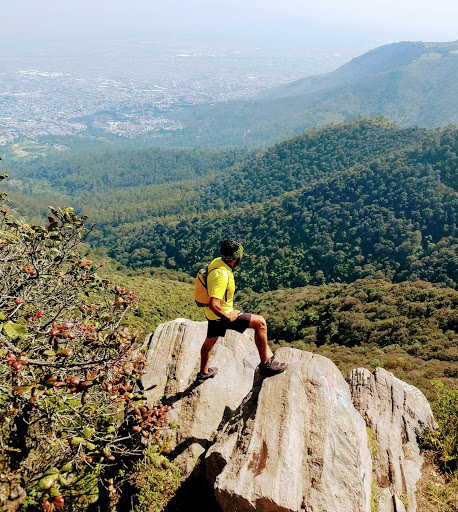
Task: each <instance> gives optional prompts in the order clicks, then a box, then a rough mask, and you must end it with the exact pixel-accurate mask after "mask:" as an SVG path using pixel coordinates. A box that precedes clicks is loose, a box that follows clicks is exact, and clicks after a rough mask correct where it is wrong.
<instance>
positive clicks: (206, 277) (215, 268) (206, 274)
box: [199, 265, 229, 302]
mask: <svg viewBox="0 0 458 512" xmlns="http://www.w3.org/2000/svg"><path fill="white" fill-rule="evenodd" d="M219 268H220V269H222V270H224V272H225V273H226V275H227V279H228V284H229V275H228V273H227V270H226V269H225V268H224V267H214V268H212V269H211V270H210V272H213V271H214V270H217V269H219ZM205 269H208V265H207V266H206V267H205ZM210 272H208V271H207V272H205V278H204V279H205V283H202V281H200V282H201V283H202V284H203V285H204V286H205V289H206V290H207V292H208V288H207V279H208V274H210ZM199 280H200V277H199ZM225 302H227V287H226V293H225Z"/></svg>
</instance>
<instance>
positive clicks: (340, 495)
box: [205, 348, 372, 512]
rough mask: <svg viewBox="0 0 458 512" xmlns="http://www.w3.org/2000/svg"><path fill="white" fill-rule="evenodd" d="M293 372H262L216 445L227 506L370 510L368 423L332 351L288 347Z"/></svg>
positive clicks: (218, 483)
mask: <svg viewBox="0 0 458 512" xmlns="http://www.w3.org/2000/svg"><path fill="white" fill-rule="evenodd" d="M275 359H277V360H280V361H283V362H286V363H288V368H287V369H286V371H285V372H284V373H282V374H280V375H277V376H274V377H269V378H266V379H263V380H262V379H260V378H258V380H257V382H256V383H255V386H254V388H253V390H252V391H251V392H250V394H249V395H248V397H247V398H246V399H245V401H244V402H243V404H242V405H241V406H240V408H239V409H238V410H237V411H236V413H235V415H234V416H233V417H232V418H231V419H230V421H229V422H228V423H227V424H226V425H225V426H224V427H223V428H222V429H221V431H220V432H219V434H218V436H217V438H216V439H215V442H214V444H213V445H212V446H211V447H210V449H209V450H208V453H207V456H206V459H205V462H206V469H207V477H208V478H209V480H210V481H211V482H212V483H213V484H214V489H215V494H216V499H217V501H218V503H219V504H220V506H221V508H222V509H223V510H224V511H225V512H226V511H227V512H229V511H237V512H244V511H253V510H256V511H259V512H267V511H268V512H274V511H281V512H288V511H295V512H296V511H297V512H299V511H302V512H304V511H307V512H325V511H327V512H369V510H370V493H371V472H372V467H371V457H370V453H369V450H368V447H367V434H366V425H365V423H364V421H363V419H362V418H361V415H360V414H359V413H358V412H357V411H356V410H355V408H354V406H353V404H352V401H351V395H350V390H349V387H348V385H347V383H346V382H345V380H344V378H343V377H342V375H341V373H340V371H339V370H338V368H337V367H336V366H335V365H334V364H333V363H332V362H331V361H330V360H329V359H327V358H325V357H322V356H320V355H316V354H312V353H309V352H303V351H300V350H296V349H291V348H281V349H279V350H278V351H277V352H276V354H275Z"/></svg>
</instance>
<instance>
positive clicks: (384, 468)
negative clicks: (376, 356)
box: [347, 368, 436, 512]
mask: <svg viewBox="0 0 458 512" xmlns="http://www.w3.org/2000/svg"><path fill="white" fill-rule="evenodd" d="M347 382H348V383H349V385H350V388H351V394H352V399H353V403H354V405H355V407H356V409H357V410H358V411H359V412H360V414H361V415H362V417H363V418H364V420H365V422H366V424H367V426H368V427H369V428H370V429H371V431H372V432H373V434H372V435H373V436H374V440H373V443H372V444H373V446H372V450H371V451H372V458H373V471H374V480H375V486H374V491H377V494H378V498H377V499H378V509H377V510H378V512H405V511H407V512H415V511H416V510H417V505H416V499H415V491H416V483H417V481H418V479H419V478H420V476H421V466H422V464H423V457H422V456H421V454H420V449H419V447H418V443H417V435H418V434H420V433H421V432H422V431H423V430H424V429H425V428H426V427H428V428H435V426H436V424H435V421H434V417H433V414H432V412H431V407H430V405H429V403H428V401H427V400H426V397H425V396H424V395H423V393H421V391H419V390H418V389H417V388H416V387H414V386H410V385H409V384H406V383H405V382H403V381H401V380H399V379H397V378H396V377H395V376H394V375H393V374H392V373H390V372H387V371H386V370H384V369H383V368H377V369H376V370H375V371H374V372H370V371H369V370H367V369H365V368H358V369H356V370H353V371H351V372H350V374H349V376H348V378H347Z"/></svg>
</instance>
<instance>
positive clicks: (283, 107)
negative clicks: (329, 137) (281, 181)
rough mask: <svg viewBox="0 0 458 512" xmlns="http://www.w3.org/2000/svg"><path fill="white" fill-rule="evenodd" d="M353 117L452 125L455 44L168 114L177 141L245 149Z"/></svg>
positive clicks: (403, 49)
mask: <svg viewBox="0 0 458 512" xmlns="http://www.w3.org/2000/svg"><path fill="white" fill-rule="evenodd" d="M359 115H384V116H387V117H388V118H390V119H392V120H393V121H395V122H397V123H399V124H400V125H401V126H413V125H420V126H424V127H427V128H435V127H439V126H446V125H448V124H458V41H454V42H448V43H422V42H401V43H394V44H389V45H386V46H382V47H379V48H376V49H375V50H372V51H370V52H367V53H365V54H364V55H362V56H360V57H357V58H355V59H353V60H352V61H350V62H348V63H347V64H345V65H343V66H341V67H340V68H339V69H337V70H335V71H333V72H331V73H327V74H325V75H319V76H313V77H307V78H304V79H301V80H298V81H296V82H294V83H292V84H288V85H285V86H282V87H278V88H275V89H272V90H268V91H265V92H263V93H262V94H261V95H260V96H259V98H258V99H257V100H255V101H237V102H226V103H216V104H213V105H201V106H198V107H189V108H182V109H179V110H175V111H173V116H174V117H175V118H176V119H178V120H180V122H182V123H183V124H184V126H185V128H184V130H183V131H182V133H181V134H180V135H179V137H178V138H177V139H176V140H177V141H179V140H182V141H187V142H190V141H191V142H192V141H194V142H195V143H199V144H206V145H230V144H237V145H241V144H245V145H248V146H256V145H262V144H266V143H274V142H276V141H278V140H280V139H282V138H286V137H288V136H291V135H294V134H296V133H300V132H302V131H303V130H305V129H307V128H311V127H314V126H322V125H324V124H327V123H329V122H342V121H344V120H346V119H351V118H354V117H356V116H359Z"/></svg>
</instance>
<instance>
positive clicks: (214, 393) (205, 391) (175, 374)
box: [142, 318, 260, 475]
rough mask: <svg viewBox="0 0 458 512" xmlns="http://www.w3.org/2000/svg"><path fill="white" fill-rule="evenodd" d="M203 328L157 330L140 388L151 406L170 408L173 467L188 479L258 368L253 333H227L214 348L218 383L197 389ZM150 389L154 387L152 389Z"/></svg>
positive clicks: (182, 324)
mask: <svg viewBox="0 0 458 512" xmlns="http://www.w3.org/2000/svg"><path fill="white" fill-rule="evenodd" d="M206 331H207V322H193V321H191V320H185V319H182V318H178V319H176V320H174V321H172V322H168V323H165V324H162V325H160V326H159V327H158V328H157V329H156V331H155V332H154V333H153V335H151V336H150V337H149V339H148V340H147V344H148V352H147V356H146V357H147V373H146V374H145V375H144V376H143V379H142V383H143V386H144V388H145V389H147V390H148V389H149V388H151V389H149V391H147V392H146V395H147V398H148V401H149V403H151V404H155V403H157V402H158V401H160V400H162V402H163V403H168V404H170V405H172V406H173V409H172V411H171V412H170V414H169V416H170V419H171V421H174V420H177V421H178V423H179V426H178V428H177V429H176V430H175V431H174V437H173V439H172V448H174V451H173V452H172V459H173V461H174V462H175V463H176V464H177V465H178V466H179V467H180V468H181V469H182V471H183V473H184V475H189V474H190V473H191V471H192V470H193V468H194V466H195V464H196V461H197V460H198V458H199V457H200V456H201V455H202V454H203V453H204V451H205V449H206V448H207V447H208V445H209V443H210V442H211V440H212V439H213V437H214V436H215V434H216V431H217V429H218V427H219V425H220V423H221V422H222V421H223V419H224V420H227V419H228V418H229V417H230V416H231V415H232V413H233V412H234V411H235V410H236V409H237V407H238V406H239V405H240V403H241V402H242V400H243V399H244V398H245V397H246V395H247V394H248V393H249V392H250V390H251V389H252V387H253V377H254V373H255V369H256V366H257V365H258V364H259V362H260V361H259V355H258V351H257V349H256V345H255V343H254V338H253V331H252V330H248V331H247V332H246V334H239V333H236V332H234V331H228V333H227V334H226V336H225V337H224V338H220V339H219V340H218V342H217V343H216V345H215V347H214V349H213V352H212V355H211V359H210V364H211V366H216V367H218V369H219V371H218V374H217V375H216V377H214V378H213V379H209V380H206V381H204V382H203V383H200V384H199V383H197V382H196V381H195V379H196V374H197V372H198V371H199V367H200V348H201V346H202V343H203V341H204V339H205V336H206ZM152 386H154V387H152Z"/></svg>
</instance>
